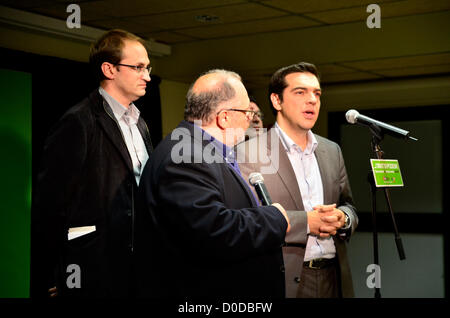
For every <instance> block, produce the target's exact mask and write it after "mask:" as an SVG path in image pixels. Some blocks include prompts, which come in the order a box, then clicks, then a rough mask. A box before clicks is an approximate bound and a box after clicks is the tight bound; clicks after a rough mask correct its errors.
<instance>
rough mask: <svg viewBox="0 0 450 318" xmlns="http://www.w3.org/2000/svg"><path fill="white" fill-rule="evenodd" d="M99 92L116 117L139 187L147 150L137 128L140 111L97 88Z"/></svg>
mask: <svg viewBox="0 0 450 318" xmlns="http://www.w3.org/2000/svg"><path fill="white" fill-rule="evenodd" d="M99 92H100V95H102V96H103V98H104V99H105V100H106V102H107V103H108V105H109V106H110V107H111V109H112V111H113V113H114V117H116V119H117V122H118V123H119V126H120V130H121V131H122V135H123V138H124V139H125V144H126V145H127V149H128V153H129V154H130V157H131V161H132V163H133V172H134V177H135V178H136V182H137V184H138V185H139V180H140V178H141V173H142V169H144V166H145V163H146V162H147V160H148V153H147V148H146V147H145V143H144V139H143V138H142V136H141V133H140V132H139V129H138V127H137V122H138V120H139V115H140V111H139V109H137V107H136V106H135V105H134V104H133V103H131V104H130V105H129V106H128V108H126V107H125V106H123V105H121V104H120V103H119V102H118V101H117V100H115V99H114V98H113V97H112V96H111V95H109V94H108V93H107V92H106V91H105V90H104V89H103V88H102V87H100V88H99Z"/></svg>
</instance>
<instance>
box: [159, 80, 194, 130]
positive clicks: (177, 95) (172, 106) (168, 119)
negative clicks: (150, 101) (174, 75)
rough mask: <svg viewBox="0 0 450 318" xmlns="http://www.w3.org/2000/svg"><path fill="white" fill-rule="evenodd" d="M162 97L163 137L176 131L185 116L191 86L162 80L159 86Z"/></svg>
mask: <svg viewBox="0 0 450 318" xmlns="http://www.w3.org/2000/svg"><path fill="white" fill-rule="evenodd" d="M159 89H160V95H161V117H162V130H163V137H165V136H166V135H167V134H168V133H170V132H171V131H172V129H174V128H175V127H176V126H177V125H178V123H179V122H180V121H181V120H182V119H183V116H184V102H185V97H186V93H187V91H188V89H189V84H186V83H181V82H175V81H168V80H162V81H161V84H160V85H159Z"/></svg>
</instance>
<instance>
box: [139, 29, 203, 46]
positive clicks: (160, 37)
mask: <svg viewBox="0 0 450 318" xmlns="http://www.w3.org/2000/svg"><path fill="white" fill-rule="evenodd" d="M141 35H142V37H144V38H146V39H153V40H155V41H158V42H163V43H166V44H174V43H180V42H189V41H194V40H197V39H196V38H193V37H191V36H187V35H183V34H179V33H177V32H166V31H163V32H156V33H145V32H142V33H141Z"/></svg>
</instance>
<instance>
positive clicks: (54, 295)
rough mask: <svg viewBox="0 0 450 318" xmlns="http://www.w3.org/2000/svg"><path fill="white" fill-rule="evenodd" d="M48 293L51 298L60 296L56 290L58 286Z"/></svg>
mask: <svg viewBox="0 0 450 318" xmlns="http://www.w3.org/2000/svg"><path fill="white" fill-rule="evenodd" d="M48 293H49V296H50V297H52V298H53V297H56V296H58V290H57V289H56V286H54V287H52V288H50V289H49V290H48Z"/></svg>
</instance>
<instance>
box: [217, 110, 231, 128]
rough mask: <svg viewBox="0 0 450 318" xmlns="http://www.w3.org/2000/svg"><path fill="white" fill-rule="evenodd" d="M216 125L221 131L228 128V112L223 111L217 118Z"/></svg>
mask: <svg viewBox="0 0 450 318" xmlns="http://www.w3.org/2000/svg"><path fill="white" fill-rule="evenodd" d="M216 124H217V127H219V128H220V129H226V128H228V126H229V124H230V116H229V115H228V112H227V111H226V110H223V111H221V112H220V113H219V115H217V116H216Z"/></svg>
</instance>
